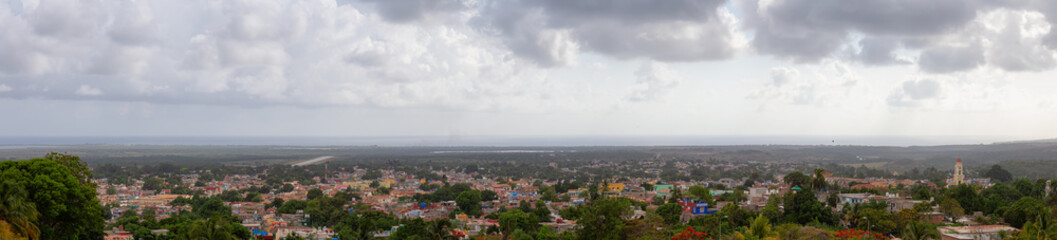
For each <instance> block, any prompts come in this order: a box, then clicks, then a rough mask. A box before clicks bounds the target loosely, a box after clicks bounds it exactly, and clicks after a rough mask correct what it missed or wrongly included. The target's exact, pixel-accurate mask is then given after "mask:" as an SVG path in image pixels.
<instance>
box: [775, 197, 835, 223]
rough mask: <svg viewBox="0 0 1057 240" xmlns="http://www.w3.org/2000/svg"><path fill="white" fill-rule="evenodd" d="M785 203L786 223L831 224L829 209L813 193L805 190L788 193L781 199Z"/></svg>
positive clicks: (831, 217) (831, 218)
mask: <svg viewBox="0 0 1057 240" xmlns="http://www.w3.org/2000/svg"><path fill="white" fill-rule="evenodd" d="M782 199H783V201H784V202H785V216H784V219H785V220H786V221H790V222H795V223H799V224H807V223H810V222H815V221H817V222H821V223H833V222H834V220H833V216H832V214H831V213H830V209H829V208H827V207H826V206H825V205H824V204H822V202H819V201H818V199H817V198H815V193H814V192H813V191H812V190H811V189H810V188H806V189H803V190H802V191H796V192H789V193H787V194H786V195H785V196H784V197H782Z"/></svg>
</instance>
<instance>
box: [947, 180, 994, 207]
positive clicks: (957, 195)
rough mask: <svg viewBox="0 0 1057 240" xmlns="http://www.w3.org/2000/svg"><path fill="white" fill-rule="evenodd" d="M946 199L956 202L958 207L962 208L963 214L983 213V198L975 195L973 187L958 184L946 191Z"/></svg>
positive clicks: (975, 190) (975, 191)
mask: <svg viewBox="0 0 1057 240" xmlns="http://www.w3.org/2000/svg"><path fill="white" fill-rule="evenodd" d="M947 197H948V198H953V199H954V200H956V201H958V205H959V206H960V207H962V208H964V210H963V212H965V211H968V212H973V211H985V209H984V204H983V198H981V197H980V194H978V193H977V189H976V187H975V186H974V185H969V184H959V185H958V186H954V187H952V188H950V189H948V194H947Z"/></svg>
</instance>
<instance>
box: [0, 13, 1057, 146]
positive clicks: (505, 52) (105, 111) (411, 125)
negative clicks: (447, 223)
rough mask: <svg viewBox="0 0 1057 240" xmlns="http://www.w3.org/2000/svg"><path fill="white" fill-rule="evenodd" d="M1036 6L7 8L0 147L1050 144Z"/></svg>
mask: <svg viewBox="0 0 1057 240" xmlns="http://www.w3.org/2000/svg"><path fill="white" fill-rule="evenodd" d="M1055 23H1057V3H1055V2H1054V1H1050V0H1007V1H988V0H930V1H920V0H883V1H846V0H759V1H757V0H729V1H724V0H666V1H654V0H642V1H638V0H615V1H596V0H337V1H335V0H305V1H273V0H260V1H244V0H182V1H137V0H118V1H112V0H69V1H66V0H0V113H3V114H2V115H0V119H3V120H2V121H0V135H2V136H458V137H461V136H537V137H538V136H735V135H745V136H758V135H813V136H821V135H825V136H870V135H886V136H991V137H994V138H995V139H1038V138H1052V137H1055V136H1057V135H1055V134H1054V133H1057V124H1055V120H1057V95H1055V94H1054V92H1055V90H1057V72H1055V67H1057V58H1055V53H1057V52H1055V51H1054V50H1055V49H1057V31H1054V32H1051V26H1052V25H1054V24H1055Z"/></svg>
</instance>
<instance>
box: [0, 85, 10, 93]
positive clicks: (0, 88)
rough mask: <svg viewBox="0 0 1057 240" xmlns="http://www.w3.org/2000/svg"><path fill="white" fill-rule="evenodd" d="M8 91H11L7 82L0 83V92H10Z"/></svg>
mask: <svg viewBox="0 0 1057 240" xmlns="http://www.w3.org/2000/svg"><path fill="white" fill-rule="evenodd" d="M10 91H11V86H8V85H7V84H0V92H10Z"/></svg>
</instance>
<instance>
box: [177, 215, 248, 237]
mask: <svg viewBox="0 0 1057 240" xmlns="http://www.w3.org/2000/svg"><path fill="white" fill-rule="evenodd" d="M187 234H188V236H185V238H186V239H196V240H198V239H201V240H232V239H236V237H235V236H234V235H232V234H231V231H229V229H228V226H227V225H226V224H225V223H224V222H223V219H221V216H220V215H214V216H213V217H210V218H209V219H208V220H197V221H195V222H194V224H193V225H192V226H191V228H190V229H189V230H188V231H187Z"/></svg>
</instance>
